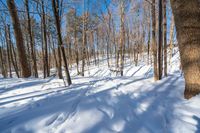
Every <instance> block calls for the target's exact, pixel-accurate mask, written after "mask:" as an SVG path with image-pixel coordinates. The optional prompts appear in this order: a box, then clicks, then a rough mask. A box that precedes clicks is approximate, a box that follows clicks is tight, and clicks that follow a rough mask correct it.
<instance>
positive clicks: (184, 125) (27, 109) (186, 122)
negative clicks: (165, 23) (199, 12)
mask: <svg viewBox="0 0 200 133" xmlns="http://www.w3.org/2000/svg"><path fill="white" fill-rule="evenodd" d="M178 66H179V56H178V54H175V55H174V56H173V58H172V65H170V66H169V67H168V68H169V76H168V77H167V78H163V79H162V80H161V81H158V82H154V81H153V78H152V76H153V75H152V74H153V70H152V67H151V66H147V65H144V63H141V64H140V65H139V66H137V67H136V66H134V65H132V64H131V63H130V62H126V64H125V67H124V76H123V77H121V76H116V74H115V73H113V72H112V71H110V70H109V69H108V67H107V65H106V63H105V62H101V63H100V65H99V67H97V66H90V68H87V70H86V72H85V76H86V77H80V76H77V75H76V68H75V67H74V69H71V70H70V74H71V75H72V82H73V84H72V85H71V86H70V87H65V86H64V83H63V80H60V79H57V78H55V77H50V78H48V79H41V78H39V79H35V78H28V79H17V78H12V79H0V133H200V102H199V101H200V95H199V96H196V97H194V98H192V99H190V100H184V99H183V91H184V79H183V77H182V75H181V73H180V71H179V67H178Z"/></svg>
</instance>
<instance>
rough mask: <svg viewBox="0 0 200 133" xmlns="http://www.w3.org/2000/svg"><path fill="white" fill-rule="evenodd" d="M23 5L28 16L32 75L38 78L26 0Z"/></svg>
mask: <svg viewBox="0 0 200 133" xmlns="http://www.w3.org/2000/svg"><path fill="white" fill-rule="evenodd" d="M25 6H26V13H27V18H28V33H29V40H30V46H31V58H32V62H33V69H34V76H35V77H36V78H38V71H37V63H36V55H35V52H34V49H35V47H34V43H33V36H32V27H31V19H30V14H29V4H28V0H25Z"/></svg>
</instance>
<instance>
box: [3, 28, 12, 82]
mask: <svg viewBox="0 0 200 133" xmlns="http://www.w3.org/2000/svg"><path fill="white" fill-rule="evenodd" d="M5 38H6V46H7V61H8V69H9V76H10V78H12V70H11V59H10V45H9V41H8V27H7V26H5Z"/></svg>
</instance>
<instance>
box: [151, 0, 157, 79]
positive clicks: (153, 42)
mask: <svg viewBox="0 0 200 133" xmlns="http://www.w3.org/2000/svg"><path fill="white" fill-rule="evenodd" d="M151 15H152V51H153V64H154V80H155V81H156V80H158V66H157V62H158V60H157V44H156V33H155V30H156V16H155V0H152V6H151Z"/></svg>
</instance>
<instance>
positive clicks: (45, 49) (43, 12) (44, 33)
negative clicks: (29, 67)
mask: <svg viewBox="0 0 200 133" xmlns="http://www.w3.org/2000/svg"><path fill="white" fill-rule="evenodd" d="M42 24H43V37H44V63H45V71H46V75H44V78H45V77H49V75H50V70H49V65H48V47H47V30H46V17H45V11H44V1H43V0H42Z"/></svg>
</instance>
